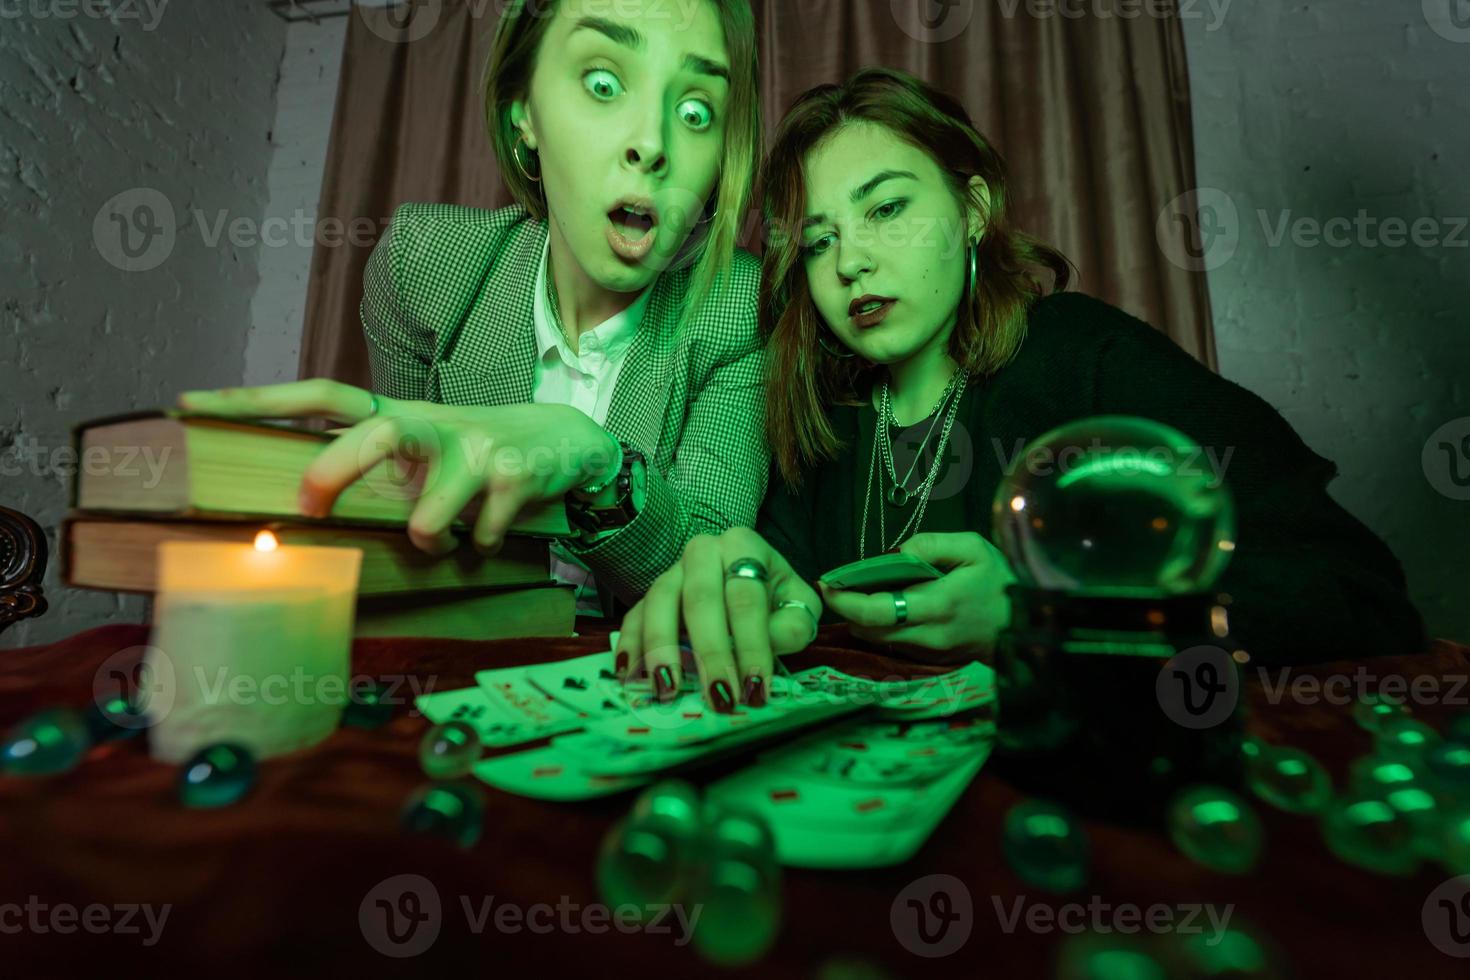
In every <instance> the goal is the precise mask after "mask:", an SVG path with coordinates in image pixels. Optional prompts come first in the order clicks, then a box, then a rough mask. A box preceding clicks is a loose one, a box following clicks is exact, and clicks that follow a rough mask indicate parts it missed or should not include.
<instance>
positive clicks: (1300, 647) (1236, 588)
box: [756, 293, 1428, 664]
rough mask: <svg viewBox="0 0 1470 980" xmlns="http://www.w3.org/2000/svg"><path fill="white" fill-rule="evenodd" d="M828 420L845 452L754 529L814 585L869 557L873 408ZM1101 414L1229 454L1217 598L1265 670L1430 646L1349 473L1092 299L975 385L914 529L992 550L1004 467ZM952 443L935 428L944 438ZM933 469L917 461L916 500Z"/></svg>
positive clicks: (893, 527) (1040, 310) (1072, 300)
mask: <svg viewBox="0 0 1470 980" xmlns="http://www.w3.org/2000/svg"><path fill="white" fill-rule="evenodd" d="M830 411H831V419H832V425H833V429H834V431H835V432H836V433H837V435H838V437H839V438H840V439H841V440H842V441H843V443H844V445H845V447H846V448H845V449H844V450H843V451H842V452H841V453H840V455H839V457H838V458H837V459H835V460H831V461H829V462H827V463H825V464H823V465H822V466H820V467H818V468H817V469H816V470H815V471H813V472H812V473H809V474H807V476H806V479H805V480H804V482H803V484H802V487H801V490H800V491H799V492H797V493H792V492H791V491H790V489H789V488H788V487H786V485H785V483H784V481H782V479H781V477H780V472H779V470H774V469H773V472H772V475H771V484H770V490H769V492H768V493H767V495H766V499H765V503H764V505H763V506H762V509H761V514H760V518H759V520H758V523H757V526H756V529H757V530H758V531H759V533H760V534H761V535H762V536H763V537H765V538H766V540H768V541H769V542H771V544H772V545H773V546H774V547H775V549H776V550H777V551H779V552H780V553H781V554H782V555H784V556H785V557H786V559H787V560H788V561H790V562H791V565H792V567H793V568H794V569H795V570H796V571H797V573H798V574H800V575H801V576H802V577H803V578H805V579H807V580H809V581H811V580H814V579H816V578H817V577H818V576H819V575H821V574H822V573H823V572H825V571H827V570H829V569H831V568H835V567H837V566H838V565H842V564H845V563H847V562H850V561H856V560H857V559H858V532H859V525H860V523H861V519H862V512H863V499H864V494H865V491H866V489H867V484H868V472H869V466H870V463H871V453H872V446H873V441H872V440H873V428H874V426H875V424H876V419H877V412H876V411H875V410H874V409H873V407H872V405H871V404H865V405H863V406H852V407H850V406H836V407H834V408H832V409H831V410H830ZM941 414H942V413H941ZM1090 415H1137V416H1142V417H1145V418H1151V419H1156V420H1158V421H1160V422H1163V423H1165V424H1167V425H1170V426H1173V427H1174V428H1176V429H1178V430H1180V431H1181V432H1183V433H1184V434H1186V435H1187V436H1189V437H1190V438H1192V439H1193V440H1194V441H1195V442H1196V443H1198V444H1199V445H1200V446H1202V447H1207V448H1209V449H1212V450H1213V451H1214V452H1215V455H1216V459H1217V460H1218V461H1219V464H1220V465H1223V468H1224V474H1225V479H1226V483H1227V485H1228V486H1229V488H1230V490H1231V493H1232V496H1233V497H1234V501H1235V517H1236V534H1235V550H1234V552H1233V553H1232V555H1231V560H1230V564H1229V566H1228V567H1227V568H1226V570H1225V572H1224V573H1223V574H1222V575H1221V577H1220V580H1219V581H1218V582H1217V583H1216V588H1217V589H1218V590H1219V591H1222V592H1226V593H1229V594H1230V595H1231V596H1232V597H1233V599H1234V602H1233V604H1232V606H1231V613H1230V617H1231V618H1230V621H1231V631H1232V634H1233V636H1234V637H1235V638H1236V639H1237V640H1238V641H1239V642H1240V644H1241V645H1242V646H1243V647H1245V648H1246V649H1247V650H1249V651H1250V652H1251V655H1252V658H1253V661H1254V662H1255V663H1257V664H1273V663H1307V662H1312V661H1321V660H1337V659H1346V658H1354V657H1363V656H1373V655H1380V654H1381V655H1389V654H1401V653H1410V652H1416V651H1419V650H1422V649H1424V647H1425V646H1426V645H1427V642H1428V638H1427V636H1426V634H1425V631H1424V625H1423V621H1422V620H1421V618H1420V616H1419V613H1418V611H1417V610H1416V609H1415V608H1414V606H1413V604H1412V603H1411V602H1410V601H1409V599H1408V596H1407V594H1406V590H1405V583H1404V574H1403V569H1402V567H1401V566H1400V564H1399V562H1398V560H1397V559H1396V558H1395V557H1394V555H1393V553H1392V552H1391V551H1389V549H1388V547H1387V546H1386V545H1385V544H1384V543H1383V542H1382V541H1381V540H1379V538H1378V537H1377V536H1376V535H1374V534H1373V532H1372V531H1370V530H1369V529H1368V528H1367V527H1366V526H1365V525H1364V524H1363V523H1362V522H1360V521H1359V520H1358V519H1357V518H1355V517H1353V516H1352V515H1351V514H1349V513H1348V512H1347V511H1346V510H1344V509H1343V508H1342V507H1341V506H1340V505H1339V504H1338V503H1337V502H1336V501H1334V500H1333V499H1332V497H1331V496H1329V495H1328V493H1327V489H1326V488H1327V484H1328V483H1329V482H1330V481H1331V480H1332V479H1333V477H1335V476H1336V475H1337V466H1336V464H1334V463H1332V462H1331V461H1330V460H1327V459H1325V458H1323V457H1322V456H1319V455H1317V454H1316V453H1315V452H1313V451H1312V450H1311V449H1309V448H1308V447H1307V446H1306V444H1305V443H1303V442H1302V440H1301V437H1300V436H1298V435H1297V434H1296V432H1295V431H1294V430H1293V429H1292V428H1291V425H1290V424H1289V423H1288V422H1287V421H1286V420H1285V419H1284V418H1282V417H1281V415H1280V413H1278V412H1277V411H1276V410H1275V409H1274V408H1272V407H1271V406H1270V405H1269V404H1267V403H1266V402H1265V401H1264V400H1263V399H1262V398H1260V397H1259V396H1257V395H1255V394H1254V393H1252V392H1250V391H1247V390H1246V389H1245V388H1242V387H1241V386H1240V385H1237V384H1235V383H1234V382H1232V381H1228V380H1226V379H1224V378H1222V377H1220V376H1219V375H1217V374H1215V373H1214V372H1213V371H1211V370H1210V369H1209V368H1207V367H1205V366H1204V365H1203V364H1201V363H1199V362H1198V361H1196V360H1195V359H1194V358H1193V357H1191V356H1190V355H1189V354H1187V353H1185V352H1184V351H1183V350H1182V349H1181V348H1180V347H1179V346H1178V345H1177V344H1175V343H1174V342H1173V341H1172V340H1170V339H1169V338H1168V337H1166V336H1165V335H1164V334H1162V333H1160V332H1159V331H1157V330H1155V329H1153V328H1152V327H1150V326H1149V325H1148V324H1146V323H1144V322H1142V321H1141V320H1138V319H1136V318H1134V317H1132V316H1130V315H1128V314H1127V313H1125V312H1123V311H1122V310H1120V309H1118V308H1116V307H1114V306H1111V305H1109V304H1107V303H1105V302H1103V301H1101V300H1098V299H1095V298H1093V297H1090V296H1086V295H1082V294H1079V293H1056V294H1053V295H1050V296H1047V297H1045V298H1043V299H1041V300H1038V301H1037V302H1036V303H1035V304H1034V305H1033V306H1032V308H1031V312H1030V314H1029V316H1028V318H1027V335H1026V339H1025V342H1024V343H1023V344H1022V345H1021V349H1020V350H1019V351H1018V352H1017V354H1016V356H1015V358H1014V359H1013V360H1012V361H1011V362H1010V363H1009V364H1007V365H1006V366H1005V367H1004V368H1002V369H1001V370H1000V371H997V372H996V373H995V374H993V375H991V376H989V377H986V378H982V379H979V380H972V382H971V384H970V386H969V387H968V389H967V390H966V391H965V393H964V395H963V397H962V399H961V401H960V405H959V409H958V413H957V415H956V418H955V424H954V428H953V430H952V431H951V433H950V441H951V444H952V445H951V447H950V449H949V450H948V451H947V452H946V454H945V460H944V463H943V465H944V467H945V469H942V470H941V473H940V476H939V477H938V479H937V481H936V483H935V492H934V495H932V496H931V500H930V504H929V508H928V511H927V512H926V514H925V516H924V519H923V522H922V524H921V525H920V526H919V527H918V528H916V529H915V531H929V532H934V531H977V532H979V533H980V534H982V535H984V536H985V537H986V538H987V539H991V540H993V535H992V532H991V517H990V505H991V500H992V498H993V497H994V496H995V491H996V487H997V485H998V484H999V482H1000V479H1001V477H1002V475H1003V472H1002V471H1003V469H1004V468H1005V467H1006V466H1007V465H1009V464H1010V463H1011V462H1012V461H1013V460H1014V459H1015V457H1016V454H1017V453H1018V452H1019V450H1020V449H1021V447H1022V446H1024V445H1025V444H1026V443H1027V442H1029V441H1031V440H1032V439H1033V438H1035V437H1036V436H1039V435H1041V434H1043V433H1045V432H1047V431H1048V430H1050V429H1052V428H1054V427H1056V426H1058V425H1061V424H1063V423H1066V422H1069V421H1072V420H1074V419H1079V418H1085V417H1087V416H1090ZM940 423H941V425H942V423H943V419H942V418H941V419H940ZM892 431H893V432H894V433H895V434H897V433H898V430H892ZM906 432H907V435H908V446H909V447H917V445H918V443H919V440H920V439H921V438H922V437H923V434H924V432H925V424H919V425H917V426H910V427H909V428H908V429H907V430H906ZM938 438H939V433H938V432H937V431H936V432H935V434H934V436H933V437H932V439H933V440H936V441H937V439H938ZM931 444H932V443H931ZM1226 453H1230V454H1231V455H1230V456H1229V457H1228V459H1227V458H1226V457H1225V454H1226ZM895 454H896V457H897V458H896V461H895V462H896V464H897V465H898V474H899V476H900V477H901V476H902V475H903V471H904V470H905V469H907V467H908V463H909V462H910V461H911V460H912V459H913V458H914V456H913V448H908V449H905V448H903V444H902V443H901V445H900V448H899V449H896V450H895ZM926 455H927V453H926ZM1209 462H1210V461H1209V460H1208V458H1205V459H1202V460H1201V461H1200V465H1208V464H1209ZM926 463H927V459H920V460H919V463H918V466H917V467H916V469H915V475H914V477H912V478H911V479H910V481H909V483H908V486H909V487H910V488H913V487H915V486H916V485H917V484H918V481H919V476H918V474H920V473H922V472H924V470H925V467H926ZM963 470H968V472H961V471H963ZM886 486H887V484H886V483H885V477H884V474H883V461H882V458H881V456H880V458H879V461H878V470H877V472H876V473H875V475H874V494H875V497H874V504H872V505H870V507H869V509H870V512H871V513H870V514H869V526H870V530H869V531H868V538H867V554H868V556H872V555H874V554H878V553H881V552H882V551H884V550H885V549H886V547H887V546H888V545H889V544H891V543H892V540H893V538H894V537H895V536H896V535H897V534H898V532H899V530H900V529H901V528H902V527H903V524H904V522H905V521H906V520H907V519H908V516H909V515H910V514H911V513H912V511H913V508H914V506H915V505H914V503H909V504H908V505H907V506H905V507H902V508H896V507H893V506H892V505H891V504H887V503H886V502H885V504H884V506H885V507H887V508H888V509H887V510H886V512H885V522H886V524H887V529H888V540H887V541H885V542H883V543H882V544H878V543H877V517H876V502H877V501H878V500H880V499H882V497H881V494H882V491H883V489H884V488H885V487H886ZM946 491H948V492H947V493H946ZM895 520H896V521H897V523H895ZM910 533H911V534H912V533H914V531H911V532H910ZM907 537H908V536H907V535H906V536H905V540H906V539H907ZM826 619H827V617H824V621H825V620H826Z"/></svg>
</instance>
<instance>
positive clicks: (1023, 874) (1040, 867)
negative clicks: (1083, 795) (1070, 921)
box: [1001, 800, 1091, 892]
mask: <svg viewBox="0 0 1470 980" xmlns="http://www.w3.org/2000/svg"><path fill="white" fill-rule="evenodd" d="M1001 850H1002V852H1003V853H1004V854H1005V857H1006V862H1007V863H1008V864H1010V866H1011V870H1012V871H1014V872H1015V873H1016V875H1017V876H1018V877H1020V879H1021V880H1022V881H1024V882H1026V883H1027V884H1029V885H1033V886H1035V887H1037V888H1043V889H1045V890H1047V891H1051V892H1069V891H1075V890H1076V889H1078V888H1081V887H1082V885H1083V883H1085V882H1086V881H1087V875H1088V864H1089V861H1090V858H1091V850H1090V847H1089V845H1088V841H1087V832H1086V831H1085V830H1084V829H1083V827H1082V824H1081V823H1079V822H1078V821H1077V819H1076V818H1075V817H1073V816H1072V814H1070V813H1068V812H1067V811H1066V810H1064V809H1063V808H1061V807H1059V806H1056V805H1055V804H1052V803H1046V802H1043V801H1041V800H1026V801H1024V802H1022V803H1018V804H1016V805H1015V806H1013V807H1011V810H1010V812H1009V813H1007V814H1006V818H1005V825H1004V827H1002V829H1001Z"/></svg>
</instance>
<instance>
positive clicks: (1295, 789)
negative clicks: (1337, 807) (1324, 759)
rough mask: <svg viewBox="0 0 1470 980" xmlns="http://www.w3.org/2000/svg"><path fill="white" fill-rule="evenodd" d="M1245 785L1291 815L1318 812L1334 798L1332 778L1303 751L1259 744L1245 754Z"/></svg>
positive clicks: (1258, 795) (1259, 796)
mask: <svg viewBox="0 0 1470 980" xmlns="http://www.w3.org/2000/svg"><path fill="white" fill-rule="evenodd" d="M1245 779H1246V785H1248V786H1249V787H1250V789H1251V792H1252V793H1254V794H1255V795H1256V796H1257V797H1258V798H1260V799H1262V800H1265V801H1266V802H1267V803H1269V804H1271V805H1272V806H1274V807H1277V808H1278V809H1281V810H1286V811H1287V812H1288V813H1316V812H1318V811H1319V810H1321V809H1322V808H1323V807H1324V806H1326V805H1327V801H1328V800H1330V799H1332V779H1331V778H1330V777H1329V776H1328V775H1327V770H1325V769H1323V768H1322V764H1321V763H1320V762H1318V761H1317V760H1316V759H1314V758H1312V757H1311V756H1310V755H1308V754H1307V753H1305V752H1303V751H1301V750H1300V749H1293V748H1290V747H1287V746H1281V745H1265V744H1261V743H1256V744H1255V745H1254V746H1253V747H1252V748H1250V749H1248V750H1247V751H1246V752H1245Z"/></svg>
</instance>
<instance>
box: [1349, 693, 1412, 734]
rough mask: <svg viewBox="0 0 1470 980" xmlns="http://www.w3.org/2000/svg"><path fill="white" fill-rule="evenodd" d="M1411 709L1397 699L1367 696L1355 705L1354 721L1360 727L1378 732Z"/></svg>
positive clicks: (1406, 714)
mask: <svg viewBox="0 0 1470 980" xmlns="http://www.w3.org/2000/svg"><path fill="white" fill-rule="evenodd" d="M1408 714H1409V709H1408V708H1406V707H1404V706H1403V704H1401V703H1399V702H1396V701H1383V700H1380V699H1379V698H1377V697H1376V696H1373V697H1367V698H1364V699H1362V700H1360V701H1359V702H1358V703H1357V704H1355V705H1353V721H1355V722H1357V723H1358V726H1359V727H1360V728H1363V729H1365V730H1366V731H1369V732H1371V733H1373V734H1375V735H1376V734H1378V732H1379V730H1380V729H1381V728H1382V727H1383V725H1384V724H1385V723H1386V722H1388V721H1391V720H1392V719H1394V718H1401V717H1407V716H1408Z"/></svg>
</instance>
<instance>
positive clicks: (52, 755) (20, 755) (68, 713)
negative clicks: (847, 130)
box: [0, 708, 92, 776]
mask: <svg viewBox="0 0 1470 980" xmlns="http://www.w3.org/2000/svg"><path fill="white" fill-rule="evenodd" d="M91 746H92V738H91V735H90V734H89V733H88V732H87V723H86V721H85V720H84V719H83V718H82V713H81V712H80V711H75V710H73V709H71V708H47V709H46V710H44V711H38V712H36V713H35V714H33V715H31V716H30V717H29V718H26V719H24V720H23V721H21V722H20V723H19V724H17V725H16V726H15V727H14V728H12V729H10V731H9V732H7V733H6V735H5V741H4V742H3V743H0V771H3V772H7V773H13V774H15V775H19V776H49V775H55V774H57V773H63V772H67V771H69V770H70V769H73V768H75V766H76V764H77V763H78V762H80V761H81V759H82V756H83V755H85V754H86V752H87V749H89V748H91Z"/></svg>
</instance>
